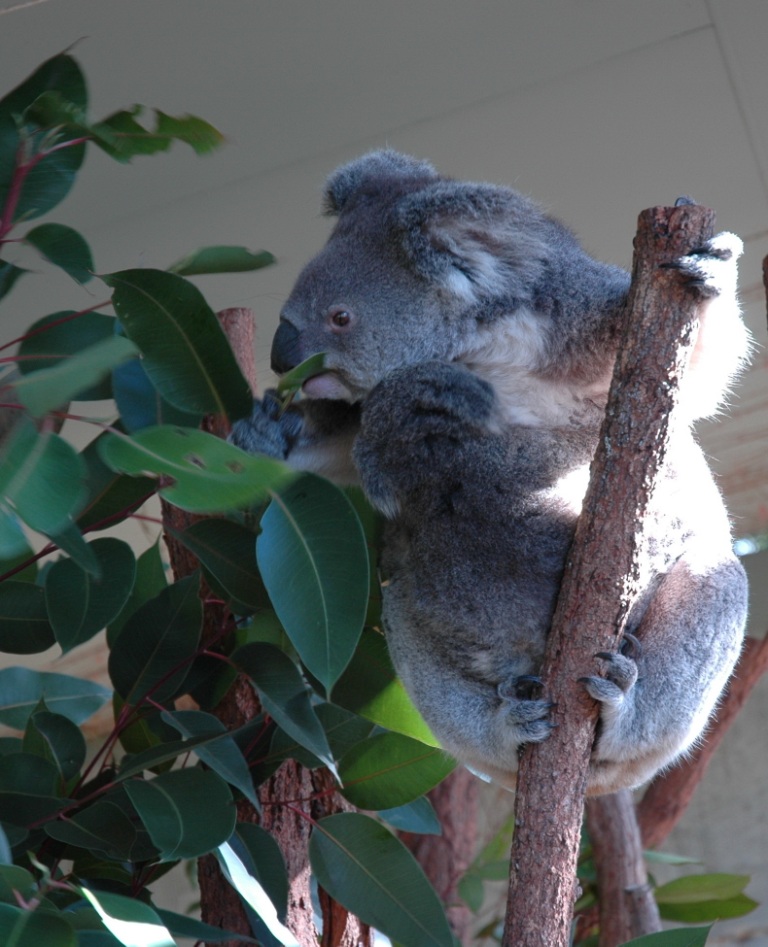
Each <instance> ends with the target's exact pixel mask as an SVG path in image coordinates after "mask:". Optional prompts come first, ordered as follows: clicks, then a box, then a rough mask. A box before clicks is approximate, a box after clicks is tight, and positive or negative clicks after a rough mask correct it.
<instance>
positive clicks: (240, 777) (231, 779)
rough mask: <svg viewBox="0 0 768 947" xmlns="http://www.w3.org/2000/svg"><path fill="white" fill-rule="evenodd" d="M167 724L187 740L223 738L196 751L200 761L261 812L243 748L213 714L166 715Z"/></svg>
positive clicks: (180, 713) (195, 711)
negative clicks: (213, 735) (199, 737)
mask: <svg viewBox="0 0 768 947" xmlns="http://www.w3.org/2000/svg"><path fill="white" fill-rule="evenodd" d="M162 718H163V720H164V721H165V722H166V723H168V724H170V726H172V727H173V728H174V729H176V730H178V731H179V733H180V734H181V735H182V736H184V737H187V738H193V737H198V736H203V735H209V734H217V735H218V734H220V736H219V738H218V739H216V740H214V741H212V742H210V743H205V744H201V745H199V746H197V747H195V754H196V755H197V757H198V759H199V760H200V761H201V762H203V763H205V765H206V766H209V767H210V768H211V769H212V770H213V771H214V773H218V775H219V776H221V778H222V779H225V780H226V781H227V782H228V783H229V784H230V786H234V787H235V789H239V790H240V792H241V793H242V794H243V795H244V796H245V798H246V799H248V800H249V801H250V802H251V803H252V804H253V806H254V808H255V809H257V810H260V809H261V801H260V800H259V797H258V794H257V793H256V790H255V788H254V785H253V777H252V776H251V772H250V770H249V769H248V764H247V763H246V762H245V757H244V756H243V754H242V753H241V752H240V747H239V746H238V745H237V743H236V742H235V740H234V738H233V737H232V736H231V735H230V734H229V732H228V731H227V728H226V727H225V726H224V724H223V723H222V722H221V721H220V720H219V719H218V718H217V717H214V716H213V714H207V713H204V712H203V711H201V710H176V711H174V712H172V713H164V714H163V715H162Z"/></svg>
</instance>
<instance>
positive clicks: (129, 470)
mask: <svg viewBox="0 0 768 947" xmlns="http://www.w3.org/2000/svg"><path fill="white" fill-rule="evenodd" d="M100 451H101V457H102V459H103V460H104V462H105V463H107V464H108V465H109V466H110V467H112V469H113V470H117V471H119V472H121V473H126V474H130V475H131V476H139V475H146V474H148V473H150V474H154V475H156V476H158V477H163V478H170V480H171V481H172V482H171V483H169V484H168V485H166V486H162V487H160V491H159V492H160V494H161V496H163V497H165V498H166V499H167V500H168V501H169V502H170V503H173V504H175V505H176V506H179V507H181V508H182V509H183V510H189V511H191V512H194V513H220V512H223V511H225V510H233V509H241V508H243V507H247V506H250V505H252V504H254V503H257V502H259V501H260V500H263V499H264V498H265V496H267V495H268V494H269V493H271V492H272V491H273V490H276V489H278V488H279V487H281V486H284V485H285V484H286V483H287V482H289V481H290V480H292V479H293V478H294V477H295V474H294V473H293V471H291V470H290V469H289V468H288V467H287V466H286V465H285V464H283V463H281V462H280V461H277V460H272V459H271V458H269V457H262V456H253V455H250V454H246V453H245V451H241V450H240V449H239V448H238V447H235V446H234V445H233V444H228V443H227V442H226V441H223V440H221V438H218V437H214V436H213V435H212V434H208V433H206V432H205V431H197V430H193V429H191V428H172V427H151V428H146V429H145V430H143V431H139V432H138V433H137V434H134V435H133V436H132V437H130V438H129V437H127V436H117V435H115V434H111V435H110V436H109V437H107V438H106V439H105V440H104V441H102V442H101V444H100Z"/></svg>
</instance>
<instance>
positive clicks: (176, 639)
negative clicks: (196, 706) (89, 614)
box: [108, 574, 203, 706]
mask: <svg viewBox="0 0 768 947" xmlns="http://www.w3.org/2000/svg"><path fill="white" fill-rule="evenodd" d="M198 589H199V578H198V576H197V575H194V574H193V575H191V576H187V577H186V578H184V579H180V580H179V581H178V582H175V583H174V584H173V585H169V586H168V587H167V588H165V589H163V590H162V591H161V592H160V594H159V595H157V596H156V597H155V598H153V599H151V600H150V601H148V602H145V603H144V605H142V606H141V607H140V608H139V609H137V611H135V612H134V613H133V615H132V616H131V617H130V618H129V619H128V621H127V622H126V624H125V626H124V628H123V630H122V632H121V634H120V635H119V636H118V638H117V640H116V641H115V642H114V644H113V645H112V650H111V652H110V655H109V663H108V667H109V676H110V678H111V679H112V683H113V684H114V686H115V690H116V691H117V692H118V694H120V696H121V697H122V698H123V699H124V700H125V701H126V702H127V703H129V704H131V705H133V706H136V705H137V704H139V703H140V702H141V701H142V700H143V699H144V698H145V697H147V696H151V697H152V699H153V700H154V701H155V702H156V703H160V704H162V703H163V702H164V701H166V700H170V699H171V698H172V697H173V696H174V695H175V694H176V693H177V692H178V690H179V688H180V687H181V685H182V684H183V682H184V679H185V678H186V676H187V674H188V673H189V665H190V662H191V660H192V658H193V657H194V655H195V653H196V651H197V647H198V643H199V641H200V632H201V628H202V621H203V612H202V604H201V602H200V598H199V596H198Z"/></svg>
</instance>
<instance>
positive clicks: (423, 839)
mask: <svg viewBox="0 0 768 947" xmlns="http://www.w3.org/2000/svg"><path fill="white" fill-rule="evenodd" d="M478 787H479V783H478V780H477V777H475V776H473V775H472V774H471V773H470V772H469V771H468V770H466V769H463V768H460V769H456V770H454V772H452V773H451V775H450V776H448V778H447V779H444V780H443V782H442V783H440V785H439V786H436V787H435V788H434V789H433V790H432V791H431V792H430V793H429V799H430V802H431V803H432V806H433V807H434V810H435V812H436V814H437V817H438V819H439V820H440V824H441V825H442V828H443V834H442V835H412V834H410V833H408V832H403V833H401V837H402V839H403V841H404V842H405V844H406V845H407V846H408V848H410V850H411V851H412V852H413V854H414V856H415V857H416V859H417V860H418V862H419V864H420V865H421V867H422V868H423V869H424V873H425V874H426V876H427V878H429V880H430V881H431V882H432V886H433V887H434V889H435V891H436V892H437V893H438V895H439V896H440V898H441V900H442V902H443V904H445V905H446V906H447V913H448V920H449V921H450V924H451V928H452V930H453V932H454V934H455V935H456V936H457V937H458V939H459V940H460V941H461V943H462V944H463V945H465V947H471V945H472V929H471V925H472V921H473V916H472V912H471V911H470V910H469V908H468V907H467V906H466V904H464V902H463V901H461V900H460V899H459V896H458V890H457V886H458V883H459V881H460V880H461V876H462V875H463V874H464V872H465V871H466V870H467V868H469V866H470V864H471V863H472V859H473V858H474V856H475V845H476V842H477V801H478V795H479V788H478Z"/></svg>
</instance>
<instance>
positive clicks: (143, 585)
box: [107, 542, 168, 648]
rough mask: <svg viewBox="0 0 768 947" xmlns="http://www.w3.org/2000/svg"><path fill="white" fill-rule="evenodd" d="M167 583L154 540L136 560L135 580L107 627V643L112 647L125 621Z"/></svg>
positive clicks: (158, 546)
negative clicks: (126, 598) (122, 604)
mask: <svg viewBox="0 0 768 947" xmlns="http://www.w3.org/2000/svg"><path fill="white" fill-rule="evenodd" d="M167 585H168V583H167V581H166V578H165V566H164V565H163V560H162V557H161V555H160V545H159V542H156V543H155V544H154V545H153V546H150V547H149V549H147V550H145V551H144V552H143V553H142V554H141V555H140V556H139V558H138V560H137V561H136V580H135V582H134V583H133V591H132V592H131V594H130V596H129V597H128V601H127V602H126V604H125V607H124V608H123V610H122V611H121V612H120V614H119V615H118V616H117V618H115V619H113V620H112V621H111V622H110V624H109V628H108V629H107V643H108V644H109V646H110V648H111V647H113V645H114V643H115V641H116V640H117V636H118V635H119V634H120V632H121V631H122V630H123V628H124V627H125V624H126V622H127V621H128V620H129V619H130V617H131V616H132V615H133V613H134V612H136V611H138V609H139V607H140V606H141V605H144V604H145V603H146V602H149V601H150V600H151V599H153V598H155V597H156V596H158V595H159V594H160V593H161V592H162V591H163V589H165V588H166V587H167Z"/></svg>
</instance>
